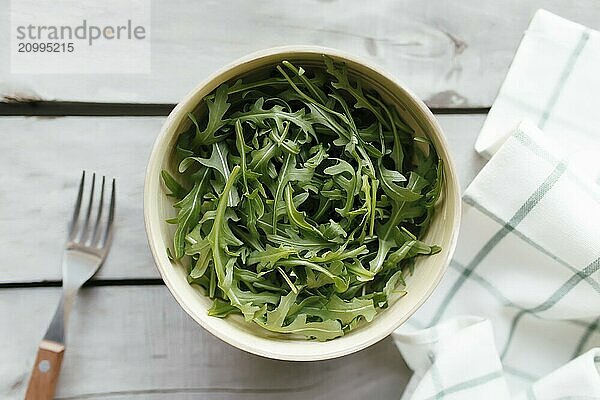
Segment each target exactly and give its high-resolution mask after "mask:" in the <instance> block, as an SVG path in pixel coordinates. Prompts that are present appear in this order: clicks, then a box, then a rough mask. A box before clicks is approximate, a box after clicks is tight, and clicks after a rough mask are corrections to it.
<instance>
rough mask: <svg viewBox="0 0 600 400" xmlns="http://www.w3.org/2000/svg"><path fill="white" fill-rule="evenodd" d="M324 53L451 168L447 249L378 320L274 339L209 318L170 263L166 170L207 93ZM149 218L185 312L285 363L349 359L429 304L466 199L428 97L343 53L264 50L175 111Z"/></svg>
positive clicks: (438, 237)
mask: <svg viewBox="0 0 600 400" xmlns="http://www.w3.org/2000/svg"><path fill="white" fill-rule="evenodd" d="M322 54H327V55H328V56H330V57H332V58H333V59H335V60H339V61H343V62H345V63H346V65H347V66H348V69H349V71H351V73H352V74H354V75H355V76H360V78H361V79H362V81H363V82H364V83H368V84H370V85H373V86H374V87H375V88H376V89H377V90H378V91H379V92H380V93H381V94H382V96H383V97H384V98H386V101H387V102H388V103H390V104H395V105H396V106H397V108H398V111H399V112H400V114H401V115H402V116H403V118H404V119H405V120H406V121H407V122H408V123H409V124H410V125H411V126H412V127H413V128H414V129H415V130H416V131H417V133H418V134H424V135H426V136H427V137H429V138H430V139H431V141H432V142H433V144H434V146H435V148H436V150H437V152H438V154H439V156H440V157H441V158H442V159H443V161H444V166H445V182H444V186H443V192H442V199H441V202H440V204H439V205H438V207H437V210H436V213H435V216H434V218H433V221H432V223H431V227H430V229H429V230H428V233H427V236H426V238H425V240H426V241H428V242H431V243H436V244H439V245H440V246H441V247H442V251H441V252H440V253H438V254H436V255H434V256H429V257H421V258H420V259H419V260H418V262H417V264H416V267H415V273H414V275H413V276H411V277H410V278H409V279H408V280H407V288H408V289H407V290H408V294H407V295H406V296H405V297H403V298H402V299H401V300H399V301H398V302H396V303H395V304H394V305H393V306H392V307H390V308H388V309H386V310H383V311H381V312H379V313H378V315H377V316H376V317H375V319H374V320H373V321H372V322H370V323H368V324H364V325H363V326H361V327H359V328H358V329H356V330H355V331H352V332H350V333H348V334H346V335H344V336H343V337H340V338H337V339H334V340H331V341H328V342H317V341H310V340H305V339H292V338H289V337H287V336H284V335H278V334H273V333H271V332H268V331H266V330H263V329H262V328H260V327H259V326H257V325H256V324H249V323H246V322H244V321H243V319H242V318H241V317H239V316H229V317H228V318H225V319H221V318H216V317H211V316H208V314H207V310H208V308H210V306H211V305H212V301H211V300H210V299H209V298H208V297H206V296H204V295H203V293H201V292H200V291H198V289H195V288H194V287H192V286H190V285H189V284H188V283H187V280H186V272H185V270H184V268H183V267H182V266H181V265H179V264H178V263H173V262H171V261H170V260H169V258H168V257H167V252H166V248H167V246H169V245H171V243H172V238H173V229H174V228H173V226H170V225H168V224H167V223H165V220H166V219H167V218H170V217H172V216H174V215H175V211H174V210H173V207H172V203H171V201H170V200H169V199H168V198H167V197H166V196H165V192H164V190H163V188H162V184H161V181H160V171H161V169H165V168H166V169H170V170H172V169H173V168H172V167H173V166H172V165H171V164H172V163H171V162H170V156H171V154H172V149H173V145H174V143H175V141H176V139H177V136H178V135H179V134H180V133H181V132H183V131H184V130H185V129H186V128H187V127H188V126H189V121H188V118H187V116H186V115H187V113H188V112H191V111H193V110H195V109H196V108H197V107H198V105H199V104H200V102H201V101H202V99H203V97H204V96H205V95H207V94H209V93H210V92H212V91H213V90H214V89H215V88H216V87H217V86H219V85H220V84H221V83H223V82H226V81H229V80H231V79H234V78H236V77H238V76H240V75H245V74H247V73H248V72H250V71H253V70H256V69H260V68H264V67H266V66H269V65H274V64H277V63H278V62H280V61H282V60H291V61H297V65H302V64H304V65H306V64H307V63H311V62H312V63H314V62H322ZM144 219H145V224H146V234H147V236H148V241H149V244H150V249H151V250H152V254H153V256H154V260H155V262H156V265H157V266H158V270H159V271H160V274H161V276H162V278H163V279H164V281H165V283H166V285H167V287H168V288H169V290H170V291H171V293H172V294H173V296H174V297H175V299H176V300H177V301H178V302H179V304H180V305H181V307H183V309H184V310H185V311H186V312H187V313H188V314H189V315H190V316H191V317H192V318H194V319H195V320H196V321H197V322H198V323H199V324H200V325H202V326H203V327H204V328H205V329H207V330H208V331H210V332H211V333H212V334H214V335H215V336H217V337H219V338H221V339H222V340H224V341H225V342H227V343H229V344H231V345H233V346H235V347H238V348H240V349H242V350H246V351H249V352H251V353H254V354H258V355H261V356H264V357H269V358H275V359H280V360H297V361H310V360H323V359H329V358H334V357H339V356H343V355H346V354H350V353H353V352H356V351H358V350H361V349H364V348H365V347H367V346H370V345H372V344H374V343H376V342H378V341H379V340H381V339H383V338H385V337H386V336H388V335H389V334H390V333H391V332H392V331H393V330H394V329H396V328H397V327H398V326H400V325H401V324H402V323H403V322H404V321H406V320H407V319H408V318H409V317H410V316H411V315H412V314H413V313H414V312H415V311H416V310H417V309H418V308H419V307H420V306H421V304H423V302H424V301H425V300H426V299H427V298H428V297H429V295H431V293H432V292H433V290H434V289H435V287H436V286H437V285H438V283H439V281H440V279H441V278H442V276H443V275H444V272H445V270H446V267H447V265H448V263H449V261H450V258H451V257H452V253H453V251H454V247H455V244H456V237H457V235H458V226H459V220H460V197H459V186H458V182H457V178H456V173H455V169H454V165H453V163H452V160H451V159H450V155H449V154H448V146H447V145H446V141H445V139H444V135H443V133H442V130H441V128H440V126H439V124H438V123H437V121H436V119H435V117H434V116H433V114H432V113H431V111H430V110H429V109H428V108H427V106H425V104H424V103H423V102H422V101H421V100H420V99H418V98H417V97H416V96H415V95H414V94H413V93H411V92H410V91H409V90H407V89H406V88H405V86H404V85H401V84H400V83H398V81H397V79H396V78H394V77H393V76H391V75H390V74H388V73H385V72H383V71H382V70H381V69H379V68H377V67H375V66H372V65H367V63H365V62H364V61H362V60H359V59H357V58H354V57H352V56H349V55H346V54H342V53H340V52H338V51H336V50H331V49H325V48H318V47H305V46H293V47H280V48H274V49H269V50H265V51H261V52H258V53H254V54H251V55H249V56H247V57H244V58H242V59H240V60H238V61H235V62H234V63H232V64H230V65H228V66H226V67H224V68H223V69H221V70H220V71H218V72H216V73H215V74H213V75H212V76H210V77H209V78H208V79H207V80H205V81H204V82H203V83H201V84H200V85H199V86H198V87H197V88H196V89H194V90H193V91H191V92H190V93H189V94H188V95H187V96H186V97H185V98H184V99H183V100H182V101H181V102H180V103H179V104H178V105H177V107H175V109H174V110H173V111H172V112H171V114H170V115H169V117H168V118H167V120H166V121H165V123H164V125H163V126H162V129H161V132H160V134H159V135H158V137H157V139H156V141H155V142H154V148H153V149H152V154H151V155H150V160H149V162H148V167H147V170H146V181H145V187H144Z"/></svg>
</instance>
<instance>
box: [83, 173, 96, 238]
mask: <svg viewBox="0 0 600 400" xmlns="http://www.w3.org/2000/svg"><path fill="white" fill-rule="evenodd" d="M95 186H96V173H93V174H92V188H91V189H90V199H89V201H88V207H87V211H86V213H85V221H84V223H83V228H81V233H80V235H79V242H80V243H85V241H86V239H87V237H88V236H89V234H88V227H89V225H90V215H91V214H92V207H93V206H94V189H95Z"/></svg>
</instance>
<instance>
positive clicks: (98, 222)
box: [90, 176, 106, 246]
mask: <svg viewBox="0 0 600 400" xmlns="http://www.w3.org/2000/svg"><path fill="white" fill-rule="evenodd" d="M105 180H106V177H105V176H102V185H101V189H100V202H99V203H98V213H97V214H96V223H95V224H94V230H93V232H94V234H93V235H92V239H91V241H90V244H91V245H92V246H96V245H97V244H98V241H99V240H100V234H99V233H100V226H101V225H102V223H101V222H102V209H103V208H104V182H105Z"/></svg>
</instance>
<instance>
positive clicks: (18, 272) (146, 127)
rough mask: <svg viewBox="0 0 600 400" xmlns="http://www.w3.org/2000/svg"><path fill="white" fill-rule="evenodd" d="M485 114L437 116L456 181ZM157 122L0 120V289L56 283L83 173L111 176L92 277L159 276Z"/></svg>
mask: <svg viewBox="0 0 600 400" xmlns="http://www.w3.org/2000/svg"><path fill="white" fill-rule="evenodd" d="M484 117H485V116H483V115H440V116H439V120H440V122H441V124H442V126H443V128H444V129H445V131H446V135H447V138H448V141H449V145H450V150H451V152H452V153H453V154H454V159H455V161H456V164H457V169H458V175H459V178H460V181H461V182H462V183H463V184H465V183H468V182H470V181H471V180H472V178H473V176H475V173H476V172H477V171H478V170H479V168H480V167H481V165H482V160H481V159H480V158H479V157H478V156H477V155H476V154H475V152H474V151H473V144H474V142H475V138H476V136H477V133H478V132H479V129H480V128H481V125H482V123H483V119H484ZM163 120H164V118H163V117H118V118H117V117H115V118H106V117H104V118H103V117H65V118H31V117H30V118H23V117H4V118H0V131H1V132H2V133H3V137H4V139H3V140H2V141H0V154H2V155H3V156H2V157H1V158H0V168H1V169H2V171H3V173H2V174H1V175H0V242H2V243H3V245H4V247H3V251H2V252H0V283H15V282H37V281H44V280H60V277H61V274H60V257H61V246H62V244H63V243H64V237H65V230H66V224H67V220H68V218H69V216H70V209H71V207H72V204H73V202H74V198H75V194H76V186H77V184H78V180H79V176H80V174H81V169H82V168H85V169H86V170H88V171H96V172H98V173H100V174H106V175H107V176H115V177H116V178H117V198H118V200H117V220H116V234H115V240H114V243H113V247H112V249H111V253H110V255H109V257H108V259H107V261H106V263H105V265H104V266H103V267H102V269H101V270H100V272H99V273H98V275H97V277H98V278H102V279H126V278H137V279H144V278H157V277H158V272H157V271H156V269H155V267H154V262H153V260H152V258H151V256H150V252H149V250H148V247H147V243H146V235H145V232H144V225H143V215H142V186H143V181H144V170H145V167H146V160H147V158H148V155H149V152H150V149H151V146H152V142H153V140H154V137H155V136H156V134H157V133H158V131H159V129H160V126H161V124H162V122H163Z"/></svg>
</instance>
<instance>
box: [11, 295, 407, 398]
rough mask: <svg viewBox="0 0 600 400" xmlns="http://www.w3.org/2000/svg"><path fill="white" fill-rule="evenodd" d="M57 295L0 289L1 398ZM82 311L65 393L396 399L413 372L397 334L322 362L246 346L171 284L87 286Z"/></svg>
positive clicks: (72, 337)
mask: <svg viewBox="0 0 600 400" xmlns="http://www.w3.org/2000/svg"><path fill="white" fill-rule="evenodd" d="M58 298H59V289H57V288H28V289H3V290H0V315H2V316H3V317H2V324H0V340H2V343H3V345H4V346H3V352H2V353H3V354H2V362H1V363H0V398H2V399H7V400H9V399H22V398H23V394H24V393H25V386H26V384H27V377H28V374H29V371H30V370H31V366H32V364H33V360H34V356H35V350H36V343H38V341H39V338H40V336H41V335H42V333H43V332H44V329H45V327H46V324H47V322H48V321H49V319H50V317H51V315H52V311H53V308H54V306H55V305H56V302H57V301H58ZM73 311H74V312H73V314H72V319H71V323H70V326H69V329H68V335H67V351H66V352H65V359H64V362H63V368H62V372H61V376H60V380H59V384H58V388H57V392H56V398H57V399H63V400H64V399H78V400H80V399H98V400H100V399H111V400H113V399H114V400H116V399H119V400H121V399H166V398H168V399H176V400H183V399H192V398H203V399H237V398H239V399H242V398H243V399H256V400H258V399H265V400H269V399H279V398H286V399H289V400H294V399H307V398H308V399H328V398H331V395H332V393H335V394H336V398H338V397H339V398H347V399H363V398H369V399H373V400H375V399H391V398H398V397H399V396H400V393H401V392H402V390H403V388H404V386H405V385H406V382H407V379H408V376H409V372H408V370H407V368H406V366H405V364H404V362H403V360H402V357H401V356H400V353H399V352H398V351H397V350H396V348H395V346H394V344H393V342H392V341H391V339H390V338H388V339H385V340H384V341H382V342H380V343H379V344H376V345H374V346H372V347H370V348H369V349H366V350H364V351H361V352H359V353H356V354H354V355H351V356H347V357H342V358H338V359H335V360H329V361H322V362H307V363H293V362H283V361H274V360H269V359H265V358H261V357H258V356H254V355H251V354H248V353H245V352H243V351H241V350H238V349H235V348H233V347H231V346H229V345H227V344H225V343H224V342H222V341H221V340H219V339H217V338H215V337H214V336H212V335H211V334H210V333H208V332H207V331H205V330H204V329H202V328H201V327H200V326H199V325H197V324H196V323H195V322H194V321H193V320H192V319H191V318H190V317H188V315H187V314H185V313H184V311H183V310H182V309H181V308H180V307H179V306H178V305H177V303H176V302H175V300H174V299H173V298H172V297H171V295H170V294H169V292H168V290H167V288H166V287H163V286H150V287H149V286H146V287H140V286H130V287H96V288H84V289H82V291H81V292H80V297H79V298H78V301H77V303H76V305H75V308H74V310H73ZM44 316H47V317H48V318H47V320H46V319H45V318H44Z"/></svg>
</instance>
